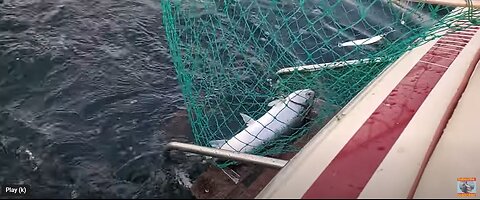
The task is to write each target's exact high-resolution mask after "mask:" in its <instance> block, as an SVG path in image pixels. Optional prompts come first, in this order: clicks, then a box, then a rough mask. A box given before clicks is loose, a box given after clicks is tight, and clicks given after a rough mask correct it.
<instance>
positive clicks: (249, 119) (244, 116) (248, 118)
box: [240, 113, 255, 125]
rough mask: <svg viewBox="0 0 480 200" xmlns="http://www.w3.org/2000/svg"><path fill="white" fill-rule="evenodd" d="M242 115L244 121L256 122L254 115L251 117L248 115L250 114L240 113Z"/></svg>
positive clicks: (248, 122) (249, 123) (247, 122)
mask: <svg viewBox="0 0 480 200" xmlns="http://www.w3.org/2000/svg"><path fill="white" fill-rule="evenodd" d="M240 116H242V119H243V121H244V122H245V123H246V124H247V125H251V124H252V123H253V122H255V120H254V119H253V118H252V117H250V116H248V115H246V114H243V113H240Z"/></svg>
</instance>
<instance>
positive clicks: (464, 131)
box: [414, 63, 480, 198]
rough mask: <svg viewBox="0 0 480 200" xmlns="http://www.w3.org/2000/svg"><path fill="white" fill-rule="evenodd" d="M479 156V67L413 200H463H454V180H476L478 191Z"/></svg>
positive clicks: (455, 191) (479, 175)
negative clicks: (420, 199)
mask: <svg viewBox="0 0 480 200" xmlns="http://www.w3.org/2000/svg"><path fill="white" fill-rule="evenodd" d="M479 154H480V63H479V64H477V67H476V70H475V71H474V74H473V75H472V77H471V79H470V81H469V82H468V85H467V88H466V90H465V92H464V93H463V95H462V97H461V99H460V101H459V102H458V105H457V107H456V108H455V111H454V113H453V115H452V118H451V119H450V120H449V122H448V124H447V127H446V128H445V131H444V133H443V135H442V137H441V138H440V141H439V143H438V145H437V147H436V149H435V151H434V152H433V154H432V157H431V158H430V161H429V162H428V165H427V167H426V168H425V171H424V173H423V176H422V178H421V179H420V184H419V185H418V187H417V190H416V192H415V196H414V198H465V197H457V188H456V184H457V178H460V177H476V178H477V187H478V186H479V185H480V184H478V183H479V180H478V179H479V178H480V155H479ZM477 191H478V188H477ZM476 198H480V195H478V194H477V196H476Z"/></svg>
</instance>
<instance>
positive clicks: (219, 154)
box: [167, 142, 288, 168]
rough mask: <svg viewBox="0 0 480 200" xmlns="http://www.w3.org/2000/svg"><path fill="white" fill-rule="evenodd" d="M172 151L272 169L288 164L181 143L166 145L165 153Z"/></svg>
mask: <svg viewBox="0 0 480 200" xmlns="http://www.w3.org/2000/svg"><path fill="white" fill-rule="evenodd" d="M172 149H176V150H180V151H186V152H191V153H196V154H201V155H207V156H212V157H216V158H225V159H230V160H235V161H241V162H247V163H253V164H258V165H263V166H267V167H273V168H282V167H284V166H285V165H286V164H287V162H288V161H287V160H282V159H276V158H269V157H263V156H257V155H252V154H246V153H240V152H235V151H229V150H223V149H215V148H210V147H203V146H198V145H193V144H186V143H181V142H170V143H168V144H167V151H168V150H172Z"/></svg>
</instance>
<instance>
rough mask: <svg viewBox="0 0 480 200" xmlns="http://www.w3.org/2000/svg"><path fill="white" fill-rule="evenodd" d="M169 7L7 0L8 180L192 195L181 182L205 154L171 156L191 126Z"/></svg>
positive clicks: (86, 192)
mask: <svg viewBox="0 0 480 200" xmlns="http://www.w3.org/2000/svg"><path fill="white" fill-rule="evenodd" d="M159 4H160V3H159V2H158V1H151V0H126V1H115V0H6V1H3V3H2V4H0V145H1V148H0V184H14V183H25V184H29V185H30V186H31V187H32V191H31V192H32V195H33V197H38V198H40V197H42V198H77V197H78V198H86V197H90V198H115V197H117V198H168V197H171V198H182V197H183V198H189V197H191V195H190V193H189V191H188V189H187V188H186V187H185V186H184V185H183V184H180V181H179V180H187V181H183V182H188V178H185V177H188V175H189V174H190V175H192V174H195V173H196V170H198V168H199V167H197V166H196V165H197V164H198V163H199V160H198V159H197V158H190V157H186V156H177V157H178V158H176V159H177V160H176V161H178V163H172V162H171V161H168V162H165V158H163V157H162V152H163V149H164V145H165V143H167V142H168V141H171V140H181V141H191V140H190V138H191V132H190V129H189V125H188V124H187V123H188V122H187V119H186V115H185V107H184V103H183V99H182V96H181V92H180V88H179V85H178V83H177V80H176V77H175V72H174V68H173V66H172V63H171V61H170V60H171V59H170V56H169V54H168V49H167V45H166V43H167V42H166V41H165V36H164V30H163V28H162V18H161V15H162V12H161V7H160V5H159ZM183 176H185V177H183ZM181 177H183V178H181ZM187 185H188V183H187Z"/></svg>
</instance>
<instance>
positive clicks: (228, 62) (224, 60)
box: [161, 0, 478, 156]
mask: <svg viewBox="0 0 480 200" xmlns="http://www.w3.org/2000/svg"><path fill="white" fill-rule="evenodd" d="M470 4H471V1H469V5H470ZM161 5H162V10H163V21H164V27H165V32H166V36H167V40H168V44H169V49H170V54H171V56H172V60H173V62H174V65H175V69H176V72H177V75H178V80H179V83H180V84H181V87H182V93H183V96H184V99H185V103H186V106H187V111H188V113H189V120H190V123H191V126H192V130H193V135H194V139H195V143H196V144H197V145H201V146H207V147H210V146H211V144H210V143H209V141H212V140H228V139H230V138H232V137H233V136H235V135H236V134H238V133H240V132H241V131H242V130H244V129H245V128H246V127H247V124H246V122H245V121H244V120H243V119H242V116H241V115H240V113H244V114H246V115H248V116H250V117H251V118H253V119H254V120H256V119H259V118H260V117H262V116H264V115H265V114H266V113H267V112H268V111H269V110H270V109H271V108H272V107H270V106H268V103H269V102H271V101H273V100H275V99H279V98H284V97H286V96H288V95H289V94H290V93H292V92H294V91H296V90H301V89H311V90H314V91H315V101H314V104H313V108H312V109H311V110H312V112H313V113H314V115H309V116H307V119H306V120H304V123H303V124H302V125H300V126H298V127H295V129H294V130H293V131H289V132H288V133H282V134H281V135H279V136H278V137H276V138H274V139H272V140H268V141H265V142H266V143H265V144H263V145H261V146H258V148H256V149H255V150H254V151H251V152H248V153H252V154H256V155H270V156H272V155H278V154H282V153H287V152H295V151H298V147H296V146H294V145H293V143H294V142H295V141H296V140H297V139H299V138H300V137H302V136H304V135H306V134H308V133H309V132H312V127H316V128H318V127H321V126H322V125H324V124H325V123H326V122H328V121H329V120H330V119H332V117H334V116H335V114H336V113H337V112H338V111H339V109H341V108H342V107H343V106H345V105H346V104H347V103H348V102H349V101H350V100H352V98H354V97H355V96H356V95H357V94H358V93H359V92H360V91H361V90H362V89H363V88H365V87H366V85H368V84H369V83H370V82H371V81H372V80H374V78H375V77H377V76H378V75H379V73H381V72H382V71H383V70H384V69H385V68H387V67H388V66H389V65H390V64H392V63H393V62H394V61H395V60H396V59H398V58H399V57H400V56H401V55H402V54H404V53H405V52H407V51H409V50H410V49H412V48H414V47H417V46H419V45H422V44H423V43H425V42H428V41H430V40H433V39H435V38H437V37H440V36H441V34H442V33H443V32H444V31H445V30H446V29H453V28H455V27H456V28H457V29H461V28H465V27H467V26H458V25H456V24H460V25H461V24H462V23H463V24H467V23H468V22H471V23H477V22H478V18H476V17H475V13H478V10H474V9H473V8H471V7H466V8H462V9H460V8H455V7H445V6H439V5H431V4H427V3H414V2H407V1H390V0H163V1H162V2H161ZM301 66H304V67H302V68H295V67H301ZM265 126H268V125H265Z"/></svg>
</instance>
